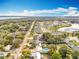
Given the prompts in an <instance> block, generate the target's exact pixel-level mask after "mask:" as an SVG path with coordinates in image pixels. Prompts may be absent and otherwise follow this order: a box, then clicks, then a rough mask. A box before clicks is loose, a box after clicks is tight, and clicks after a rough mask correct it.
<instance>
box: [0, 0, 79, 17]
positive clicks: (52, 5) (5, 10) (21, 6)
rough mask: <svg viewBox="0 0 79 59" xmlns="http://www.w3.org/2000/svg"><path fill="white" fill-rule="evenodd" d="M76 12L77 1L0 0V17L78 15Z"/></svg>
mask: <svg viewBox="0 0 79 59" xmlns="http://www.w3.org/2000/svg"><path fill="white" fill-rule="evenodd" d="M53 10H54V11H53ZM55 10H57V11H55ZM62 10H63V11H62ZM78 10H79V0H0V15H14V14H16V15H27V16H30V15H31V16H35V15H38V16H39V15H41V16H43V15H44V16H53V15H70V14H69V13H70V12H71V11H72V12H73V15H78V14H79V11H78ZM72 12H71V13H72ZM71 15H72V14H71Z"/></svg>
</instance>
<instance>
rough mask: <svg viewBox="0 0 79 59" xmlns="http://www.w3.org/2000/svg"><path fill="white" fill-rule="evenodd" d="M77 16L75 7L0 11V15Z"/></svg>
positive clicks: (78, 14) (78, 12)
mask: <svg viewBox="0 0 79 59" xmlns="http://www.w3.org/2000/svg"><path fill="white" fill-rule="evenodd" d="M39 15H40V16H41V15H42V16H44V15H47V16H48V15H52V16H54V15H55V16H56V15H57V16H58V15H60V16H61V15H63V16H79V11H78V9H77V8H76V7H69V8H56V9H52V10H24V11H23V12H14V11H9V12H7V13H0V16H39Z"/></svg>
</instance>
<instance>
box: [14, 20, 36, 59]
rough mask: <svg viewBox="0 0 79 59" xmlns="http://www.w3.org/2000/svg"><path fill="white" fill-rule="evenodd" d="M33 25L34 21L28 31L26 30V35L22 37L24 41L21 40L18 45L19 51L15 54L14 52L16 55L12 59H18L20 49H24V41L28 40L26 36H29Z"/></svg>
mask: <svg viewBox="0 0 79 59" xmlns="http://www.w3.org/2000/svg"><path fill="white" fill-rule="evenodd" d="M34 24H35V21H34V22H33V23H32V25H31V27H30V29H29V30H28V32H27V33H26V35H25V36H24V40H23V42H22V44H21V45H20V47H19V49H18V50H17V52H16V54H15V56H14V59H18V57H19V54H20V52H21V51H22V49H23V47H24V44H25V43H26V40H27V39H28V36H29V35H30V33H31V31H32V29H33V26H34Z"/></svg>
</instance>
